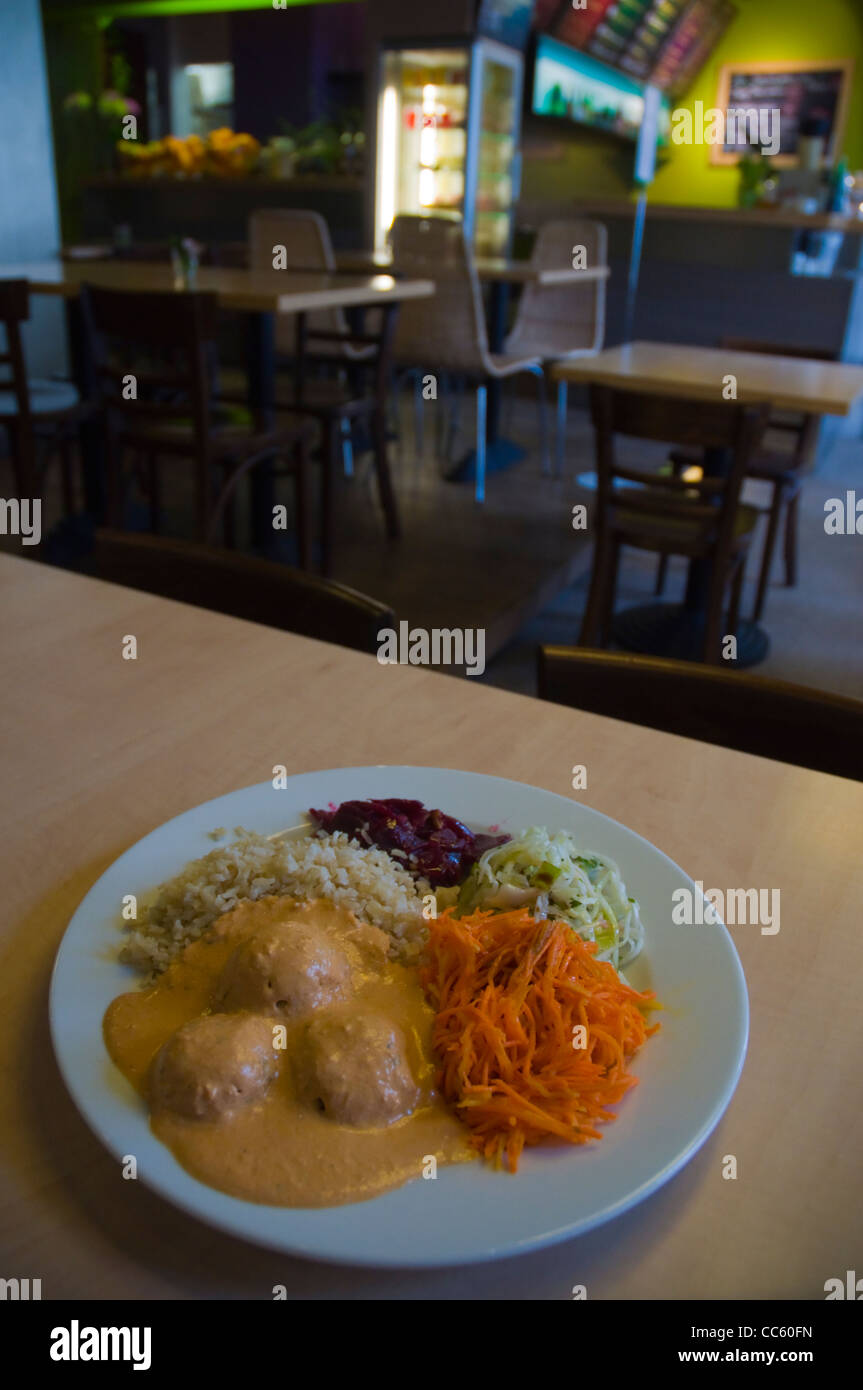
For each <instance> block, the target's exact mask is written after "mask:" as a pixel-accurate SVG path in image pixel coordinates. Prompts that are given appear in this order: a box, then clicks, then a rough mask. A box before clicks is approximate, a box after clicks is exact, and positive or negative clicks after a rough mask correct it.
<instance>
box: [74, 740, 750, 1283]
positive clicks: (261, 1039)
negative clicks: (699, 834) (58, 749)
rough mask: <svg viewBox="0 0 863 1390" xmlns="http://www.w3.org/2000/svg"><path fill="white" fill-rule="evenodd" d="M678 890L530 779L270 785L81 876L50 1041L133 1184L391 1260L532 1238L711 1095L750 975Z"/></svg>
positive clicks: (241, 1226) (698, 1113)
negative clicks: (84, 879)
mask: <svg viewBox="0 0 863 1390" xmlns="http://www.w3.org/2000/svg"><path fill="white" fill-rule="evenodd" d="M681 890H684V891H685V892H686V893H689V894H692V895H693V897H697V890H696V887H695V885H694V884H693V882H692V881H691V879H689V878H688V877H687V875H686V874H685V873H684V871H683V870H682V869H680V868H678V867H677V865H675V864H674V863H672V861H671V860H670V859H668V858H667V857H666V856H665V855H664V854H663V853H662V852H661V851H660V850H659V849H657V848H656V847H655V846H653V845H651V844H649V843H648V841H646V840H644V839H643V838H641V837H640V836H639V835H637V834H635V833H634V832H633V831H631V830H628V829H627V828H626V827H625V826H623V825H621V824H619V823H618V822H617V821H614V820H611V819H609V818H608V817H607V816H604V815H601V814H600V813H599V812H597V811H593V810H591V809H590V808H589V807H587V806H584V805H582V804H581V803H580V802H576V801H570V800H568V799H566V798H565V797H561V796H558V795H555V794H554V793H551V792H548V791H544V790H541V789H538V788H535V787H531V786H528V785H525V784H523V783H519V782H511V781H507V780H505V779H503V778H498V777H489V776H481V775H478V774H474V773H467V772H459V771H453V770H448V769H439V768H424V767H352V768H339V769H331V770H328V771H323V772H313V773H302V774H299V775H296V776H283V777H279V776H276V777H274V779H273V781H272V782H266V783H262V784H259V785H255V786H250V787H245V788H243V789H242V790H240V791H236V792H232V793H229V794H228V795H226V796H221V797H218V798H217V799H216V800H214V801H210V802H207V803H205V804H204V805H201V806H197V807H195V808H194V809H192V810H189V811H187V812H185V813H184V814H182V815H180V816H177V817H176V818H175V819H173V820H170V821H168V822H166V823H165V824H164V825H161V826H159V827H158V829H156V830H154V831H152V833H151V834H149V835H147V836H145V837H144V838H143V839H142V840H140V841H138V843H137V844H136V845H133V846H132V848H131V849H129V850H127V851H126V853H125V854H123V855H121V856H120V858H119V859H117V860H116V862H115V863H114V864H112V865H111V867H110V868H109V869H108V870H107V872H106V873H105V874H103V875H102V877H101V878H100V879H99V880H98V882H97V883H96V884H94V886H93V887H92V888H91V889H90V892H89V893H88V894H87V896H86V897H85V899H84V901H83V902H82V903H81V905H80V907H79V908H78V910H77V912H76V913H75V915H74V917H73V918H72V920H71V922H70V923H69V926H68V928H67V931H66V933H65V935H64V938H63V941H62V943H61V946H60V949H59V952H58V955H57V960H56V963H55V967H54V973H53V977H52V982H51V998H50V1020H51V1034H52V1039H53V1044H54V1050H55V1052H56V1055H57V1060H58V1063H59V1066H60V1069H61V1072H62V1074H63V1077H64V1080H65V1082H66V1085H67V1087H68V1089H69V1091H70V1093H71V1095H72V1098H73V1100H74V1101H75V1104H76V1105H77V1107H78V1109H79V1110H80V1112H81V1114H82V1115H83V1116H84V1118H85V1120H86V1121H87V1122H88V1123H89V1125H90V1126H91V1128H92V1129H93V1130H94V1132H95V1133H96V1135H97V1136H98V1137H99V1139H100V1140H101V1141H102V1142H103V1143H104V1144H105V1145H106V1146H107V1148H108V1149H109V1150H110V1151H111V1152H112V1153H113V1154H114V1155H115V1156H116V1157H117V1159H118V1161H120V1162H122V1163H123V1164H124V1165H125V1166H126V1171H127V1172H131V1173H133V1174H134V1176H135V1177H136V1178H137V1179H138V1180H140V1181H142V1182H144V1183H146V1184H147V1185H149V1186H150V1187H151V1188H153V1189H154V1190H155V1191H156V1192H158V1193H160V1194H161V1195H162V1196H163V1197H164V1198H166V1199H167V1200H168V1201H170V1202H172V1203H174V1204H175V1205H176V1206H177V1207H179V1208H182V1209H183V1210H184V1211H186V1212H188V1213H190V1214H192V1215H193V1216H196V1217H198V1218H199V1219H200V1220H202V1221H204V1222H207V1223H208V1224H210V1225H211V1226H214V1227H217V1228H219V1229H222V1230H224V1231H227V1232H230V1233H231V1234H232V1235H235V1236H240V1237H243V1238H245V1239H247V1240H249V1241H252V1242H255V1243H258V1244H261V1245H265V1246H268V1247H271V1248H274V1249H278V1250H283V1251H286V1252H290V1253H294V1254H298V1255H304V1256H308V1257H312V1258H316V1259H321V1260H329V1261H335V1262H340V1263H347V1264H357V1265H371V1266H392V1267H431V1266H440V1265H448V1264H458V1263H466V1262H471V1261H480V1260H486V1259H494V1258H498V1257H501V1256H504V1255H510V1254H516V1253H518V1252H521V1251H527V1250H531V1249H536V1248H538V1247H540V1246H543V1245H548V1244H551V1243H553V1242H555V1241H558V1240H563V1239H565V1238H567V1237H570V1236H575V1235H578V1234H579V1233H581V1232H584V1231H587V1230H590V1229H592V1228H594V1227H596V1226H598V1225H599V1224H601V1223H602V1222H604V1221H608V1220H609V1219H611V1218H612V1217H614V1216H617V1215H619V1214H621V1213H622V1212H624V1211H626V1210H627V1209H628V1208H630V1207H632V1206H634V1205H635V1204H636V1203H637V1202H640V1201H642V1200H643V1199H645V1198H646V1197H648V1196H649V1195H650V1194H651V1193H652V1192H654V1191H656V1189H657V1188H659V1187H660V1186H661V1185H662V1184H663V1183H665V1182H667V1181H668V1180H669V1179H670V1178H671V1177H673V1176H674V1174H675V1173H677V1172H678V1171H679V1169H680V1168H681V1167H682V1166H683V1165H684V1164H685V1163H686V1162H687V1161H688V1160H689V1159H690V1158H691V1157H692V1156H693V1155H694V1154H695V1153H696V1152H697V1150H698V1148H699V1147H700V1146H701V1145H702V1144H703V1143H704V1141H705V1140H706V1139H707V1137H708V1135H709V1134H710V1133H711V1131H712V1130H713V1129H714V1127H715V1126H716V1124H717V1123H718V1121H719V1119H720V1117H721V1116H722V1114H723V1112H724V1110H725V1108H726V1106H727V1105H728V1103H729V1101H730V1099H731V1097H732V1094H733V1092H734V1089H735V1086H736V1084H737V1081H738V1078H739V1076H740V1071H741V1068H742V1066H743V1059H744V1056H745V1052H746V1042H747V1034H748V1001H747V994H746V986H745V981H744V977H743V972H742V969H741V966H740V962H739V959H738V956H737V952H736V950H735V947H734V944H733V942H732V940H731V937H730V936H729V933H728V931H727V930H726V928H725V927H724V926H723V924H722V923H721V922H720V921H719V920H718V918H717V917H716V916H715V914H711V913H702V914H699V913H697V912H696V913H695V914H693V916H694V919H695V920H696V921H698V920H699V917H705V916H706V917H707V918H708V919H709V920H708V921H707V922H704V923H702V924H701V925H697V926H684V925H679V924H676V923H675V921H674V917H675V916H676V915H679V914H675V913H674V905H675V903H676V902H678V901H679V900H680V898H679V895H680V891H681ZM675 895H677V896H675Z"/></svg>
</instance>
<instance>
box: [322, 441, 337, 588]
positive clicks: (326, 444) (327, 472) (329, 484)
mask: <svg viewBox="0 0 863 1390" xmlns="http://www.w3.org/2000/svg"><path fill="white" fill-rule="evenodd" d="M334 452H335V435H334V430H333V421H332V420H325V421H324V422H323V424H322V427H321V574H322V575H323V576H324V578H327V577H328V576H329V574H330V571H331V569H332V563H333V530H334V524H335V489H334V479H333V473H334V471H335V458H334Z"/></svg>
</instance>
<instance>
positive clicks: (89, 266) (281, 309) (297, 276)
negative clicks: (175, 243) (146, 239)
mask: <svg viewBox="0 0 863 1390" xmlns="http://www.w3.org/2000/svg"><path fill="white" fill-rule="evenodd" d="M0 279H3V280H9V279H24V280H28V281H29V282H30V288H31V290H32V291H33V292H34V293H35V294H55V295H61V296H62V297H63V298H64V299H73V298H75V297H76V296H77V294H78V292H79V289H80V286H81V285H82V284H90V285H101V286H102V287H104V288H105V289H116V290H143V291H154V290H161V291H165V290H173V289H174V277H173V272H172V270H171V267H170V265H168V264H156V263H153V262H148V261H120V260H115V261H95V260H94V261H62V260H59V259H57V260H49V261H21V262H18V263H15V264H12V263H5V264H0ZM197 288H198V289H199V290H209V291H210V292H211V293H214V294H216V295H218V297H219V302H220V304H222V305H223V306H224V307H225V308H226V309H236V310H238V311H241V312H245V313H248V312H252V313H260V312H265V313H276V314H299V313H305V312H310V311H313V310H316V309H331V308H351V307H352V306H359V305H364V304H365V305H369V304H379V303H384V302H386V301H388V300H395V301H397V302H398V301H401V300H404V299H423V298H426V297H427V296H428V295H431V294H433V293H434V282H433V281H431V280H396V279H394V278H393V276H392V275H377V274H371V275H358V276H356V277H351V276H347V275H325V274H315V273H312V272H309V271H288V270H273V271H252V270H233V269H227V268H223V267H218V266H201V267H200V269H199V270H198V276H197ZM177 293H178V294H179V293H182V291H180V290H178V291H177Z"/></svg>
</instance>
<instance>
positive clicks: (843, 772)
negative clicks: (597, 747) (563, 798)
mask: <svg viewBox="0 0 863 1390" xmlns="http://www.w3.org/2000/svg"><path fill="white" fill-rule="evenodd" d="M538 677H539V696H540V698H541V699H543V700H552V701H554V703H555V704H558V705H572V706H573V707H574V708H576V709H583V710H589V711H590V712H591V713H592V714H604V715H607V716H608V717H609V718H610V719H623V720H626V721H627V722H628V723H631V724H641V725H644V726H646V727H647V728H650V729H662V730H664V731H665V732H666V733H672V734H681V735H683V737H684V738H695V739H700V740H701V741H702V742H704V743H717V744H721V745H722V746H723V747H725V748H735V749H737V750H738V751H739V752H742V753H756V754H758V755H759V756H760V757H763V758H774V759H776V760H777V761H779V762H785V763H794V764H795V765H796V766H798V767H808V768H811V769H813V770H814V771H815V772H828V773H832V774H833V775H834V776H836V777H851V778H854V779H856V780H857V781H858V782H859V781H863V701H860V700H850V699H847V698H845V697H844V696H841V695H830V694H827V693H826V692H825V691H821V690H810V689H808V688H807V687H806V686H802V685H789V684H787V683H786V682H784V681H773V680H765V679H764V678H763V677H762V676H752V675H749V674H748V673H747V672H744V671H728V670H725V669H720V668H717V667H714V666H699V665H697V664H695V663H693V662H689V661H666V660H665V659H662V658H659V657H649V656H630V655H628V654H624V653H618V652H598V651H588V650H586V649H584V648H581V647H541V648H540V649H539V668H538Z"/></svg>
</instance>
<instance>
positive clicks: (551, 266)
mask: <svg viewBox="0 0 863 1390" xmlns="http://www.w3.org/2000/svg"><path fill="white" fill-rule="evenodd" d="M577 247H584V251H585V261H586V264H587V265H588V266H599V265H605V264H606V262H607V259H608V233H607V232H606V229H605V227H604V226H603V225H602V223H601V222H593V221H588V220H584V221H572V222H564V221H560V222H546V223H544V224H543V226H542V227H540V229H539V232H538V234H537V238H536V241H535V242H534V246H533V252H532V254H531V258H530V259H531V264H532V265H534V266H536V267H537V268H538V269H540V270H562V269H566V268H567V267H570V266H571V265H572V262H573V257H574V255H575V251H576V248H577ZM605 284H606V282H605V281H604V280H591V281H589V282H588V283H586V284H584V285H538V284H528V285H526V286H525V288H524V291H523V293H522V296H521V299H520V300H519V305H518V313H517V315H516V320H515V325H514V327H513V330H512V332H511V333H510V335H509V337H508V339H507V343H506V350H507V352H512V353H527V354H532V353H539V354H540V355H541V356H543V357H567V356H570V355H572V356H575V355H582V354H587V353H595V352H599V350H600V348H601V347H602V344H603V340H604V338H605Z"/></svg>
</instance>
